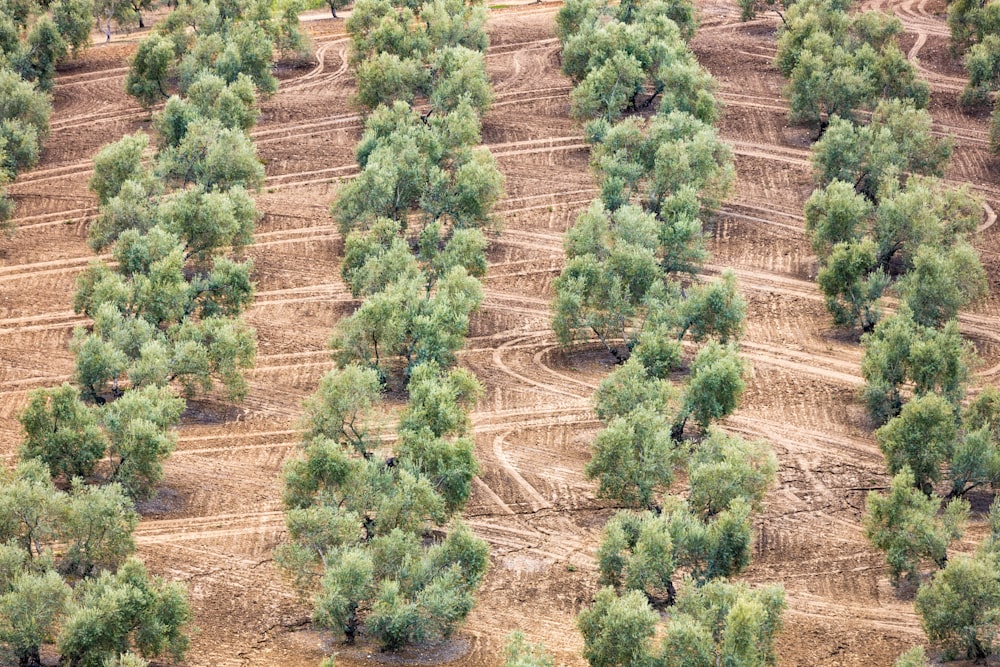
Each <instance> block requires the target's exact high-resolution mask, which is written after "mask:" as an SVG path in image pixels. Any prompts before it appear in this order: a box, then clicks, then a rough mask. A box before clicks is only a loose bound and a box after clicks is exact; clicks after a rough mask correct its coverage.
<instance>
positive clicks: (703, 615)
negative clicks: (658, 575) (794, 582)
mask: <svg viewBox="0 0 1000 667" xmlns="http://www.w3.org/2000/svg"><path fill="white" fill-rule="evenodd" d="M784 609H785V593H784V590H783V589H782V588H781V587H780V586H767V587H763V588H758V589H750V588H749V587H747V586H746V584H742V583H739V584H735V583H728V582H724V581H714V582H710V583H707V584H705V585H703V586H701V587H694V586H690V585H688V586H685V587H684V588H682V589H681V591H680V594H679V596H678V600H677V605H676V610H675V611H674V612H672V613H671V614H670V616H669V618H668V620H667V623H666V627H665V634H664V637H663V642H662V645H661V650H660V655H661V656H662V659H663V660H664V661H665V664H678V665H684V666H685V667H688V666H690V667H695V666H698V667H710V666H712V665H720V664H721V665H741V667H742V666H744V665H746V666H747V667H766V666H768V665H773V664H775V662H776V660H777V657H776V656H775V653H774V638H775V635H776V634H777V633H778V632H779V631H780V630H781V625H782V621H781V614H782V612H783V611H784ZM675 660H676V661H677V662H674V661H675Z"/></svg>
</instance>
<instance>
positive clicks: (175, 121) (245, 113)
mask: <svg viewBox="0 0 1000 667" xmlns="http://www.w3.org/2000/svg"><path fill="white" fill-rule="evenodd" d="M259 115H260V109H259V108H258V107H257V92H256V89H255V88H254V84H253V81H252V80H251V79H250V77H248V76H246V75H245V74H240V75H239V76H237V78H236V80H235V81H233V82H232V83H226V81H225V80H223V79H222V78H221V77H219V76H216V75H215V74H212V73H211V72H207V71H203V72H202V73H201V74H200V75H199V76H198V78H196V79H195V80H194V82H193V83H192V84H191V85H190V86H189V87H188V89H187V95H186V96H185V97H180V96H177V95H173V96H171V97H170V99H169V100H167V104H166V106H165V107H164V108H163V111H162V112H161V113H159V114H157V115H156V116H155V117H154V125H155V126H156V129H157V133H158V135H159V140H160V143H161V145H163V146H172V147H176V146H178V145H180V143H181V141H182V140H183V139H184V136H185V134H187V129H188V125H190V124H191V123H193V122H194V121H196V120H198V119H201V118H205V119H212V120H218V121H219V122H220V123H221V124H222V126H223V127H225V128H227V129H240V130H243V131H244V132H247V131H249V130H250V129H251V128H253V126H254V125H255V124H256V122H257V118H258V116H259Z"/></svg>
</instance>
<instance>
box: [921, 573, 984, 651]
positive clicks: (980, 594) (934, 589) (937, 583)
mask: <svg viewBox="0 0 1000 667" xmlns="http://www.w3.org/2000/svg"><path fill="white" fill-rule="evenodd" d="M915 606H916V609H917V613H918V614H919V615H920V623H921V625H922V626H923V628H924V632H926V633H927V638H928V639H929V640H930V643H931V646H933V647H935V648H937V649H939V650H941V652H942V653H943V655H944V657H945V658H946V659H953V658H959V657H964V658H969V659H972V660H982V659H984V658H986V657H987V656H989V655H991V654H992V653H993V652H994V651H995V650H996V645H995V643H994V642H995V630H994V629H995V627H996V623H997V615H998V613H1000V579H998V578H997V564H996V562H995V560H994V559H993V558H992V557H990V556H986V555H983V556H975V557H970V556H964V555H959V556H956V557H955V558H952V559H949V561H948V565H947V566H946V567H945V568H944V569H942V570H941V571H939V572H938V573H937V574H935V575H934V578H933V579H932V580H931V581H930V583H928V584H926V585H924V586H922V587H921V588H920V590H919V591H918V592H917V600H916V605H915Z"/></svg>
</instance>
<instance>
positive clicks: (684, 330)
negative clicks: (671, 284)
mask: <svg viewBox="0 0 1000 667" xmlns="http://www.w3.org/2000/svg"><path fill="white" fill-rule="evenodd" d="M746 308H747V304H746V301H745V300H744V299H743V296H742V295H741V294H740V293H739V290H738V289H737V287H736V274H734V273H733V272H732V271H731V270H729V269H726V270H725V271H723V272H722V276H721V277H720V279H719V280H717V281H714V282H710V283H700V284H695V285H692V286H691V287H690V288H689V289H688V291H687V294H686V298H685V299H684V302H683V303H682V305H681V308H680V310H681V312H680V317H681V321H680V334H679V335H678V338H683V337H684V336H685V335H688V334H690V337H691V338H692V339H693V340H694V341H695V342H698V343H700V342H702V341H704V340H706V339H708V338H713V339H715V340H717V341H718V342H719V343H721V344H723V345H725V344H727V343H729V342H730V341H733V340H738V339H739V337H740V335H741V334H742V333H743V323H744V320H745V319H746Z"/></svg>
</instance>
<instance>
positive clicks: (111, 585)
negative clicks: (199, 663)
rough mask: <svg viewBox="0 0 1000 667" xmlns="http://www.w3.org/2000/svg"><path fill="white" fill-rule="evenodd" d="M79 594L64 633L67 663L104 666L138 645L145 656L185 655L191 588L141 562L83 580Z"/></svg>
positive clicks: (61, 644)
mask: <svg viewBox="0 0 1000 667" xmlns="http://www.w3.org/2000/svg"><path fill="white" fill-rule="evenodd" d="M74 598H75V600H76V604H75V605H74V609H73V611H72V612H71V613H70V614H69V616H68V618H67V619H66V622H65V623H64V624H63V627H62V630H61V631H60V633H59V638H58V645H59V652H60V653H61V654H62V657H63V661H64V662H65V663H66V664H68V665H74V666H79V667H91V666H95V667H101V665H102V664H103V663H104V661H105V660H106V659H108V658H109V657H112V656H118V655H120V654H122V653H125V652H127V651H129V650H130V649H132V648H134V649H135V650H136V651H137V652H138V653H139V654H141V655H142V656H144V657H149V658H154V657H157V656H162V655H169V656H170V657H172V658H173V659H174V660H181V659H183V657H184V654H185V653H186V651H187V648H188V643H189V642H188V637H187V635H186V634H184V626H185V625H187V624H188V623H189V622H190V620H191V609H190V606H189V605H188V601H187V595H186V592H185V591H184V589H183V587H182V586H181V585H180V584H175V583H166V582H164V581H163V580H162V579H160V578H159V577H150V576H149V575H148V574H147V572H146V568H145V567H144V566H143V564H142V563H141V562H140V561H138V560H136V559H130V560H128V561H126V562H125V563H124V564H123V565H122V566H121V568H119V570H118V571H117V572H116V573H114V574H111V573H107V572H105V573H103V574H101V575H100V576H99V577H96V578H93V579H88V580H85V581H83V582H81V583H80V584H79V585H78V586H77V589H76V591H75V592H74Z"/></svg>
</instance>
